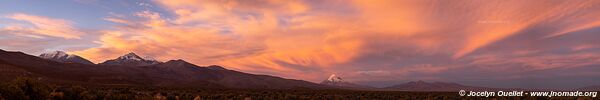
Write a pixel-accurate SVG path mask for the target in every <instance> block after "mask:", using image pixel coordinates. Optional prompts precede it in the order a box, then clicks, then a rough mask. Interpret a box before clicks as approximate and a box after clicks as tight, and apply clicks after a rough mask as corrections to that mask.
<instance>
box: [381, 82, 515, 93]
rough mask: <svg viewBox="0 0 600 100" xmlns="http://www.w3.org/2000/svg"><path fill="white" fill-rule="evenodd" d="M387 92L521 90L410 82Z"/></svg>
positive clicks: (392, 87)
mask: <svg viewBox="0 0 600 100" xmlns="http://www.w3.org/2000/svg"><path fill="white" fill-rule="evenodd" d="M384 89H387V90H399V91H459V90H466V91H497V90H521V89H502V88H488V87H475V86H465V85H461V84H457V83H450V82H425V81H421V80H419V81H416V82H415V81H411V82H407V83H404V84H399V85H394V86H390V87H385V88H384Z"/></svg>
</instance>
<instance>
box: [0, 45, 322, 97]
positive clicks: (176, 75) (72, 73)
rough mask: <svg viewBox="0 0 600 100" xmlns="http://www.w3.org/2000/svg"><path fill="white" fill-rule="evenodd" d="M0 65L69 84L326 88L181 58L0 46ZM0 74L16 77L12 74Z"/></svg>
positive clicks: (7, 68) (49, 80) (12, 70)
mask: <svg viewBox="0 0 600 100" xmlns="http://www.w3.org/2000/svg"><path fill="white" fill-rule="evenodd" d="M0 65H2V66H3V67H6V68H5V69H6V70H9V71H11V72H19V73H18V74H19V75H21V76H35V77H38V78H40V79H41V80H44V81H48V82H55V83H69V84H71V83H78V84H94V85H132V86H177V87H203V88H260V89H292V88H314V89H319V88H328V87H326V86H322V85H319V84H316V83H311V82H307V81H302V80H294V79H285V78H280V77H274V76H268V75H254V74H248V73H243V72H239V71H234V70H228V69H225V68H223V67H220V66H216V65H215V66H210V67H201V66H196V65H194V64H191V63H188V62H186V61H184V60H171V61H168V62H165V63H158V64H153V65H146V66H136V65H104V64H97V65H89V64H80V63H64V62H57V61H53V60H47V59H42V58H39V57H36V56H31V55H27V54H25V53H22V52H7V51H4V50H0ZM0 71H1V70H0ZM23 74H26V75H23ZM2 75H3V77H19V76H17V75H12V74H11V75H9V74H2Z"/></svg>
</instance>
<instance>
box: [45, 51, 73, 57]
mask: <svg viewBox="0 0 600 100" xmlns="http://www.w3.org/2000/svg"><path fill="white" fill-rule="evenodd" d="M69 56H70V55H69V54H67V53H65V52H64V51H53V52H48V53H43V54H41V55H40V57H42V58H61V57H65V58H66V57H69Z"/></svg>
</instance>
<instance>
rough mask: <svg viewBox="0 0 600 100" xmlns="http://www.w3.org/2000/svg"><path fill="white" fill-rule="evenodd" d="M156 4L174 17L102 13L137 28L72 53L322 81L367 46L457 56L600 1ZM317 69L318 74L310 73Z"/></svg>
mask: <svg viewBox="0 0 600 100" xmlns="http://www.w3.org/2000/svg"><path fill="white" fill-rule="evenodd" d="M156 3H157V4H159V5H160V7H163V8H165V9H166V10H167V11H169V12H171V13H173V14H175V17H173V18H164V17H165V16H162V15H161V14H160V13H157V12H152V11H141V12H138V13H135V14H134V15H135V16H131V17H133V18H136V19H135V20H126V19H124V18H123V19H121V18H118V17H109V18H105V20H108V21H111V22H115V23H122V24H126V25H136V28H127V27H120V26H117V29H116V30H107V31H106V32H105V35H103V36H102V37H101V39H100V41H98V42H99V43H100V44H102V46H100V47H98V48H91V49H88V50H83V51H77V52H75V53H76V54H80V55H81V56H84V57H87V58H90V59H92V60H93V61H95V62H99V61H103V60H106V59H110V58H114V57H116V56H118V55H119V54H124V53H127V52H130V51H133V52H136V53H142V54H146V55H151V56H155V57H157V58H158V59H161V60H167V59H186V60H188V61H191V62H193V63H196V64H221V65H225V66H226V67H228V68H232V69H237V70H243V71H246V72H258V73H273V74H278V75H280V76H286V77H292V78H303V79H306V78H304V77H314V78H319V77H316V76H315V75H320V74H323V73H315V72H333V71H332V70H336V69H335V68H340V67H345V65H344V64H348V63H355V62H354V61H355V60H357V59H358V58H360V57H363V56H367V55H368V54H370V53H373V52H383V51H386V52H387V51H389V52H392V53H391V54H394V53H396V52H400V53H402V54H410V55H411V56H408V57H412V56H414V55H416V56H419V55H447V56H449V57H448V58H461V57H464V56H466V55H468V54H470V53H472V52H474V51H476V50H478V49H480V48H482V47H485V46H488V45H491V44H493V43H494V42H497V41H500V40H503V39H505V38H508V37H510V36H513V35H515V34H519V33H521V32H522V31H524V30H527V29H531V28H532V27H535V26H537V25H540V24H546V23H558V22H555V21H554V20H557V19H561V20H564V19H574V18H579V17H577V16H579V15H577V14H574V15H572V16H571V17H565V14H568V15H570V14H573V13H572V12H577V11H580V9H587V8H588V7H586V6H585V5H589V4H598V3H597V2H594V1H577V2H572V1H552V2H551V1H547V2H540V1H527V0H525V1H523V0H508V1H506V0H491V1H477V0H462V1H439V0H419V1H415V0H397V1H385V0H374V1H366V0H354V1H318V2H317V1H302V0H288V1H280V0H252V1H248V0H225V1H223V0H164V1H163V0H161V1H156ZM585 15H586V16H592V15H587V14H585ZM573 16H575V17H573ZM580 17H583V16H580ZM590 18H591V17H590ZM569 24H573V25H574V26H578V27H581V28H561V29H557V30H556V31H557V32H559V33H561V32H560V31H563V30H567V31H568V30H581V29H584V28H591V27H595V26H597V25H596V24H595V23H591V24H590V23H569ZM569 32H570V31H569ZM107 54H114V55H109V56H105V55H107ZM380 54H385V53H380ZM384 56H386V55H384ZM391 56H393V55H391ZM175 57H177V58H175ZM390 59H393V60H404V59H408V58H403V57H390ZM385 60H387V59H385ZM530 64H532V63H530ZM381 65H382V66H392V65H394V64H381ZM532 65H536V64H532ZM374 66H378V65H374ZM536 66H538V65H536ZM539 66H545V65H539ZM354 67H356V66H354ZM399 67H402V66H399ZM410 68H417V69H409V68H403V69H402V70H403V71H399V72H422V73H426V72H431V73H440V72H443V71H445V70H448V68H445V67H437V66H421V67H410ZM537 68H542V67H537ZM314 69H318V71H312V72H313V73H310V72H308V71H307V70H314ZM542 69H543V68H542ZM307 73H310V74H307ZM327 74H328V73H327ZM309 80H311V79H309Z"/></svg>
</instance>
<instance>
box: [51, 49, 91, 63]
mask: <svg viewBox="0 0 600 100" xmlns="http://www.w3.org/2000/svg"><path fill="white" fill-rule="evenodd" d="M39 57H40V58H44V59H49V60H53V61H58V62H64V63H80V64H90V65H91V64H94V63H92V62H91V61H89V60H87V59H84V58H82V57H79V56H77V55H72V54H67V53H65V52H63V51H53V52H48V53H43V54H41V55H40V56H39Z"/></svg>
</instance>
